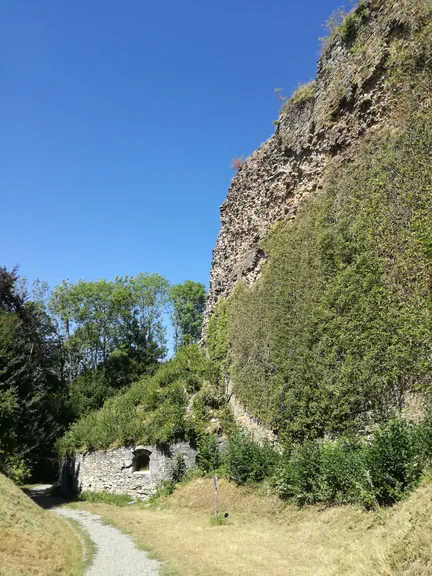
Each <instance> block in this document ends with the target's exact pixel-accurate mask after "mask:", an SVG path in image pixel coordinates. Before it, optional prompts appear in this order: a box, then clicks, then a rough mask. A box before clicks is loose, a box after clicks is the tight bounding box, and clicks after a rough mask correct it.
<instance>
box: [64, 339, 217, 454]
mask: <svg viewBox="0 0 432 576" xmlns="http://www.w3.org/2000/svg"><path fill="white" fill-rule="evenodd" d="M218 379H219V367H218V365H217V364H215V363H214V362H212V361H211V360H210V359H208V358H207V357H206V356H205V354H203V353H202V352H201V351H200V350H199V348H198V346H196V345H194V346H189V347H183V348H182V349H181V350H180V351H179V352H178V353H177V355H176V356H175V358H173V359H172V360H171V361H170V362H168V363H166V364H165V365H163V366H162V367H161V368H159V370H158V371H157V372H156V374H155V375H154V376H152V377H145V378H143V379H141V380H140V381H138V382H135V383H134V384H132V386H130V388H128V389H127V390H126V391H125V392H122V393H119V394H118V395H116V396H115V397H113V398H110V399H108V400H107V401H106V402H105V404H104V406H103V408H101V409H100V410H98V411H95V412H91V413H90V414H88V415H87V416H85V417H83V418H81V419H80V420H78V421H77V422H76V423H74V424H73V425H72V427H71V428H70V430H69V431H68V432H67V433H66V434H65V436H64V437H63V438H62V439H61V440H60V441H59V442H58V450H59V452H60V454H71V453H73V452H75V451H81V450H87V449H107V448H110V447H117V446H127V445H129V444H134V443H144V444H159V443H170V442H173V441H176V440H194V439H196V437H197V436H199V435H200V434H202V433H203V432H204V426H205V418H204V417H205V416H206V417H207V424H208V419H209V418H210V416H212V415H213V413H210V410H212V409H214V408H215V406H216V408H217V409H220V410H221V412H223V411H224V408H225V399H224V395H223V394H220V393H219V388H218ZM191 398H195V402H193V404H192V411H189V412H187V407H188V406H189V404H190V400H191ZM198 400H199V401H198ZM195 404H197V405H198V406H195ZM203 420H204V422H203Z"/></svg>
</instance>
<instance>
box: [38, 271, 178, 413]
mask: <svg viewBox="0 0 432 576" xmlns="http://www.w3.org/2000/svg"><path fill="white" fill-rule="evenodd" d="M168 291H169V282H168V280H166V279H165V278H163V277H162V276H160V275H159V274H145V273H141V274H138V275H137V276H136V277H129V276H125V277H116V278H115V280H114V281H107V280H104V279H101V280H98V281H96V282H85V281H83V280H80V281H79V282H77V283H76V284H71V283H70V282H68V281H67V280H66V281H64V282H63V283H62V284H61V285H60V286H57V287H56V288H55V289H54V290H53V292H52V294H51V297H50V300H49V309H50V310H51V311H52V313H53V314H54V316H55V318H56V320H57V324H58V327H59V331H60V333H61V335H62V340H63V344H64V346H63V350H64V358H65V372H66V374H67V378H68V382H69V388H70V397H71V405H72V407H73V409H74V413H75V414H76V416H80V415H82V414H85V413H86V412H88V411H90V410H93V409H95V408H99V407H100V406H101V405H102V403H103V401H104V400H105V399H106V398H107V397H108V396H110V395H111V394H113V393H114V392H115V391H116V390H118V389H120V388H122V387H124V386H128V385H130V384H131V383H132V382H133V381H134V380H137V379H138V378H139V377H140V376H142V375H143V374H149V373H150V374H151V373H153V372H154V370H155V369H156V367H157V364H158V362H159V361H160V360H161V359H162V358H163V357H164V356H165V353H166V338H165V328H164V325H163V321H162V319H163V312H164V310H165V307H166V304H167V301H168Z"/></svg>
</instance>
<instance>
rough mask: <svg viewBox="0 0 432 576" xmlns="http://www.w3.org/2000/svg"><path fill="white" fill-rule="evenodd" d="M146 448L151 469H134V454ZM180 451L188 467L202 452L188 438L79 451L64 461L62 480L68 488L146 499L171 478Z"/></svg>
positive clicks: (193, 463) (66, 489)
mask: <svg viewBox="0 0 432 576" xmlns="http://www.w3.org/2000/svg"><path fill="white" fill-rule="evenodd" d="M142 452H146V453H149V469H148V471H145V472H140V471H134V458H135V457H136V456H137V454H140V453H142ZM178 453H181V454H182V456H183V459H184V462H185V464H186V468H187V469H190V468H192V466H194V465H195V463H196V457H197V454H198V452H197V451H196V450H195V449H194V448H192V447H191V446H190V445H189V444H187V443H185V442H182V443H178V444H175V445H171V446H169V447H166V448H161V447H156V446H130V447H124V448H118V449H116V450H106V451H102V450H98V451H95V452H85V453H83V454H75V456H74V457H72V458H69V459H67V460H66V461H64V463H63V468H62V471H61V483H62V485H63V488H64V489H65V491H66V492H71V491H85V492H108V493H110V494H129V495H130V496H132V497H134V498H139V499H142V500H146V499H147V498H149V497H150V496H151V495H152V494H154V493H155V492H156V489H157V486H158V485H159V484H160V482H161V481H162V480H165V479H167V478H169V476H170V470H171V466H172V462H173V459H174V458H175V457H176V454H178Z"/></svg>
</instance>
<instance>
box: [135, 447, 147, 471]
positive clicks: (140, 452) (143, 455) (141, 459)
mask: <svg viewBox="0 0 432 576" xmlns="http://www.w3.org/2000/svg"><path fill="white" fill-rule="evenodd" d="M150 463H151V452H150V450H147V449H146V448H137V449H136V450H135V451H134V456H133V459H132V472H134V473H135V472H137V473H141V474H149V473H150Z"/></svg>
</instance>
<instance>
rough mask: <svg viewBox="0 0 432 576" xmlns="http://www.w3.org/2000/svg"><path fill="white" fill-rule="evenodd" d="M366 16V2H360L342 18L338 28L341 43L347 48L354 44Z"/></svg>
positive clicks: (367, 11) (367, 13) (362, 0)
mask: <svg viewBox="0 0 432 576" xmlns="http://www.w3.org/2000/svg"><path fill="white" fill-rule="evenodd" d="M368 15H369V8H368V5H367V2H365V1H364V0H361V2H359V4H358V5H357V7H356V8H355V9H354V10H352V12H350V13H349V14H348V15H347V17H346V18H344V20H343V22H342V24H341V26H340V28H339V34H340V37H341V40H342V42H343V43H344V44H345V45H346V46H348V47H349V48H350V47H351V46H352V45H353V44H354V42H355V40H356V38H357V34H358V31H359V29H360V27H361V25H362V24H363V22H364V20H365V19H366V18H367V17H368Z"/></svg>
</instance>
